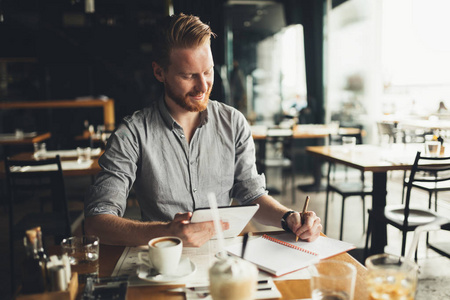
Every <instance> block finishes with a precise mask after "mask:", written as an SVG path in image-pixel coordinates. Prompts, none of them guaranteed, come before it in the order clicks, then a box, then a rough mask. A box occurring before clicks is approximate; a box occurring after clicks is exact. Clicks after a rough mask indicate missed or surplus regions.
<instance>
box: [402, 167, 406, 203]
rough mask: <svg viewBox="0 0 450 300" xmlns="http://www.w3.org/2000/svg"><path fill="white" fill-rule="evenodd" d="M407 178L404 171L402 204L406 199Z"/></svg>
mask: <svg viewBox="0 0 450 300" xmlns="http://www.w3.org/2000/svg"><path fill="white" fill-rule="evenodd" d="M405 179H406V171H403V181H402V185H403V187H402V204H403V202H404V201H405V200H404V199H405Z"/></svg>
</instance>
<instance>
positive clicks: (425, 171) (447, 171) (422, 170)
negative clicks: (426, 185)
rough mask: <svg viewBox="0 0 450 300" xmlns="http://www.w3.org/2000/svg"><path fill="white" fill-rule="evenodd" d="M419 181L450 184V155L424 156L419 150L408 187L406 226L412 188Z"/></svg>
mask: <svg viewBox="0 0 450 300" xmlns="http://www.w3.org/2000/svg"><path fill="white" fill-rule="evenodd" d="M418 182H431V183H438V182H448V183H449V184H450V156H439V157H430V156H422V154H421V152H420V151H418V152H417V154H416V158H415V159H414V164H413V166H412V168H411V172H410V174H409V181H408V184H407V188H406V200H405V220H404V225H405V226H407V225H408V216H409V211H410V208H409V206H410V202H411V189H412V187H413V185H414V184H415V183H418Z"/></svg>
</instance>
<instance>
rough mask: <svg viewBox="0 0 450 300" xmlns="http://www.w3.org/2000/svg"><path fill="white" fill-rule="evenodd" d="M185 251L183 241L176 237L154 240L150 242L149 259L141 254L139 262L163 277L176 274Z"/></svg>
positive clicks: (139, 254)
mask: <svg viewBox="0 0 450 300" xmlns="http://www.w3.org/2000/svg"><path fill="white" fill-rule="evenodd" d="M182 251H183V241H182V240H181V239H180V238H178V237H175V236H163V237H159V238H154V239H152V240H150V241H149V242H148V259H147V258H145V257H144V256H143V254H144V253H142V252H139V253H138V258H139V262H140V263H143V264H145V265H147V266H149V267H151V268H154V269H155V270H156V271H158V272H159V273H160V274H162V275H173V274H176V271H177V269H178V265H179V263H180V259H181V253H182Z"/></svg>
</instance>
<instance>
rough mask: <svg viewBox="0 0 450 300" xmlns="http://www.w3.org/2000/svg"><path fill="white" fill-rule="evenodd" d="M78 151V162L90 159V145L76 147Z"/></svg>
mask: <svg viewBox="0 0 450 300" xmlns="http://www.w3.org/2000/svg"><path fill="white" fill-rule="evenodd" d="M77 153H78V163H79V164H81V163H85V162H88V161H90V160H91V148H90V147H86V148H83V147H78V148H77Z"/></svg>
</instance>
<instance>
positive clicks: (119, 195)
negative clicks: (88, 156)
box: [84, 125, 138, 217]
mask: <svg viewBox="0 0 450 300" xmlns="http://www.w3.org/2000/svg"><path fill="white" fill-rule="evenodd" d="M134 139H135V138H134V135H133V134H132V133H131V131H130V130H129V128H127V126H125V125H121V126H120V127H119V128H118V129H117V131H116V132H115V133H114V134H113V135H111V138H110V140H109V141H108V147H107V149H106V151H105V153H104V154H103V155H102V157H101V158H100V159H99V165H100V167H101V168H102V171H100V173H99V174H98V176H97V178H96V180H95V183H94V184H93V185H92V186H91V187H90V188H89V190H88V192H87V195H86V197H85V205H84V214H85V216H93V215H99V214H112V215H116V216H119V217H122V216H123V214H124V213H125V209H126V205H127V198H128V194H129V192H130V190H131V188H132V186H133V183H134V180H135V176H136V175H135V174H136V169H137V166H136V161H137V159H138V156H137V151H136V150H135V149H134V148H135V147H133V145H135V144H136V141H135V140H134Z"/></svg>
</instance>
